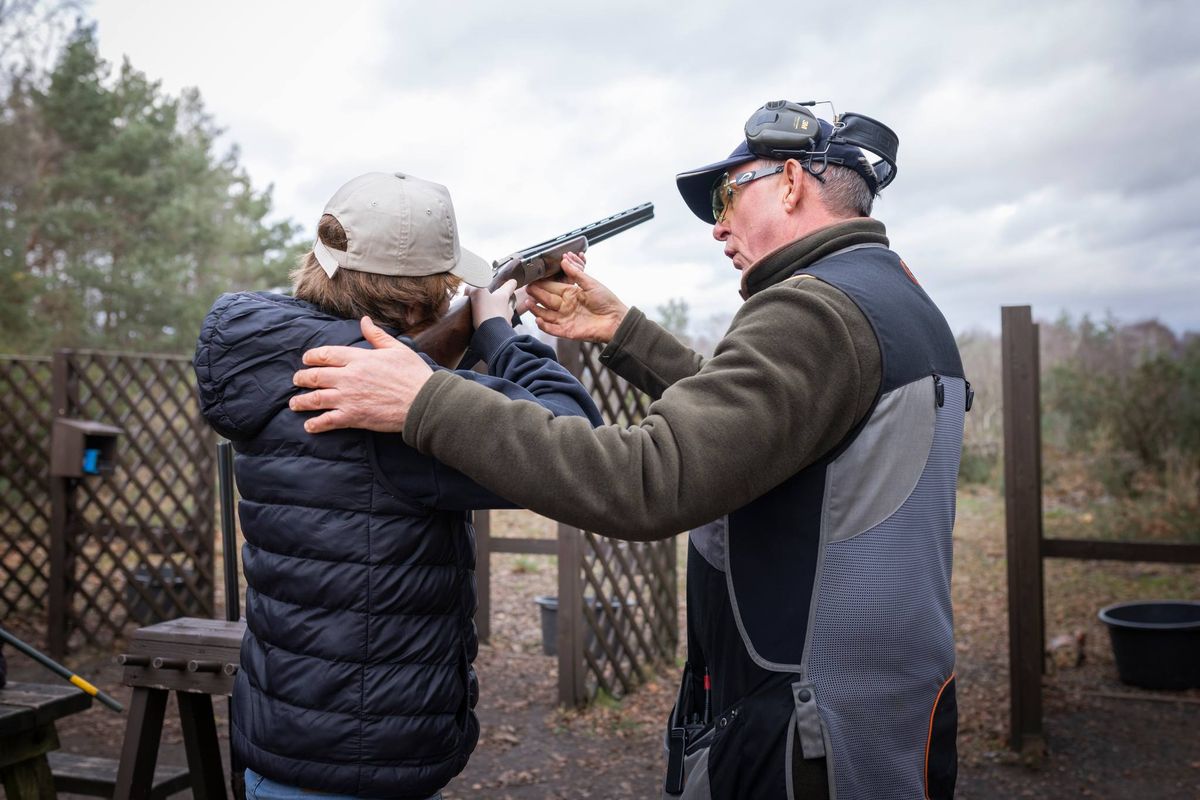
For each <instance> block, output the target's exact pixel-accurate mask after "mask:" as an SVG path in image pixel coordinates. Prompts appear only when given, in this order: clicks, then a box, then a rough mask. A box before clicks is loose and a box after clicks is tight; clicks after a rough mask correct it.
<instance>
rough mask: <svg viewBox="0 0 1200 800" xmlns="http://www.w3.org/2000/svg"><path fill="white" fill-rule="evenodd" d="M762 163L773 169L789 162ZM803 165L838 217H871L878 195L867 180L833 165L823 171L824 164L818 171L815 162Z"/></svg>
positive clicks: (830, 208) (830, 209)
mask: <svg viewBox="0 0 1200 800" xmlns="http://www.w3.org/2000/svg"><path fill="white" fill-rule="evenodd" d="M814 160H815V159H814ZM762 161H763V163H764V164H767V165H768V166H772V167H776V166H782V165H783V164H785V163H786V162H784V161H779V160H776V159H770V158H764V159H762ZM800 163H802V164H804V169H805V171H807V172H808V173H809V174H810V175H812V176H814V177H816V178H817V185H818V186H820V189H819V191H818V194H820V196H821V202H822V203H824V204H825V208H827V209H829V213H831V214H833V215H835V216H838V217H869V216H871V205H872V204H873V203H874V202H875V195H873V194H871V187H870V186H868V185H867V182H866V181H865V180H863V177H862V176H861V175H859V174H858V173H857V172H855V171H854V170H853V169H851V168H850V167H843V166H840V165H838V164H829V165H827V166H826V167H825V169H824V170H823V171H822V170H821V167H820V165H818V166H816V167H815V168H814V167H813V165H812V163H811V162H810V163H804V162H803V161H801V162H800Z"/></svg>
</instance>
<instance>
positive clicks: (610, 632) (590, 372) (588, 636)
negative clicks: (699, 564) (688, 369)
mask: <svg viewBox="0 0 1200 800" xmlns="http://www.w3.org/2000/svg"><path fill="white" fill-rule="evenodd" d="M601 350H602V348H601V347H600V346H597V345H591V344H585V345H583V347H582V370H581V374H580V376H579V378H580V381H581V382H582V383H583V384H584V386H586V387H587V388H588V390H589V391H590V392H591V394H592V398H593V399H594V400H595V401H596V405H597V406H598V407H599V408H600V412H601V414H602V415H603V416H604V419H605V421H606V422H609V423H616V424H620V425H629V424H633V423H637V422H639V421H641V420H642V418H643V417H645V416H646V413H647V409H648V408H649V406H650V398H649V397H647V396H646V395H645V394H643V393H642V392H640V391H638V390H636V389H634V388H633V387H632V386H630V385H629V384H628V383H626V382H625V381H624V380H622V379H621V378H620V377H618V376H617V375H616V374H615V373H613V372H611V371H609V370H608V369H607V368H606V367H604V366H603V365H601V363H600V352H601ZM581 567H582V570H583V592H584V603H583V617H584V621H585V623H586V625H585V629H586V632H585V635H584V652H583V658H584V664H585V669H584V691H585V693H586V694H587V697H588V698H589V699H594V698H595V697H596V695H597V694H598V693H600V692H604V693H606V694H608V695H609V696H611V697H615V698H620V697H624V696H625V695H627V694H629V693H630V692H631V691H633V690H634V688H636V686H637V685H638V684H639V683H641V682H643V681H644V680H646V678H647V677H649V675H650V674H651V673H653V672H654V671H656V670H657V669H659V668H661V667H662V666H664V665H667V664H674V661H675V650H676V647H677V646H678V644H679V622H678V615H677V608H676V606H677V601H676V596H677V594H676V593H677V576H676V563H675V541H674V539H666V540H663V541H659V542H625V541H621V540H618V539H610V538H607V537H604V536H599V535H596V534H593V533H588V532H585V533H584V534H583V553H582V565H581Z"/></svg>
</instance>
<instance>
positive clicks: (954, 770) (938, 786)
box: [925, 675, 958, 800]
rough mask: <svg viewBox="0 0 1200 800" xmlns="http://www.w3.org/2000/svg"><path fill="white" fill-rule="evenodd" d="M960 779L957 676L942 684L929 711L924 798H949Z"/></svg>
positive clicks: (933, 799) (936, 799)
mask: <svg viewBox="0 0 1200 800" xmlns="http://www.w3.org/2000/svg"><path fill="white" fill-rule="evenodd" d="M957 778H958V700H957V698H956V696H955V692H954V676H953V675H951V676H950V677H949V678H947V679H946V682H945V683H943V684H942V688H941V689H940V690H939V691H938V695H937V697H936V698H935V699H934V701H933V710H932V711H931V712H930V714H929V738H928V743H927V744H926V746H925V797H926V798H928V800H949V799H950V798H953V797H954V784H955V781H956V780H957Z"/></svg>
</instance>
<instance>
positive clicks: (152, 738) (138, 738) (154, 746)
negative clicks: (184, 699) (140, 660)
mask: <svg viewBox="0 0 1200 800" xmlns="http://www.w3.org/2000/svg"><path fill="white" fill-rule="evenodd" d="M166 709H167V691H166V690H165V689H149V688H147V687H145V686H135V687H134V689H133V699H132V700H131V701H130V703H129V722H128V723H126V726H125V743H124V744H123V745H122V746H121V766H120V767H119V768H118V769H117V787H116V790H115V791H114V792H113V800H149V798H150V789H151V787H152V786H153V785H154V765H155V763H156V762H157V761H158V743H159V740H160V739H161V738H162V725H163V715H164V714H165V712H166Z"/></svg>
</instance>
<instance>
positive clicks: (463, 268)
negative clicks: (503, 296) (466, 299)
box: [450, 247, 492, 287]
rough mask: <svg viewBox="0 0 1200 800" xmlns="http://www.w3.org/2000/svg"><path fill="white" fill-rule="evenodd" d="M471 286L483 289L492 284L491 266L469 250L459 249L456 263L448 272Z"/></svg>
mask: <svg viewBox="0 0 1200 800" xmlns="http://www.w3.org/2000/svg"><path fill="white" fill-rule="evenodd" d="M450 274H451V275H457V276H458V277H460V278H462V279H463V281H464V282H465V283H467V284H469V285H471V286H476V287H484V286H490V285H491V283H492V265H491V263H489V262H488V261H485V260H484V259H482V258H480V257H479V256H477V255H475V254H474V253H472V252H471V251H470V250H467V249H466V248H465V247H464V248H459V254H458V263H457V264H455V265H454V267H453V268H452V269H451V270H450Z"/></svg>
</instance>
